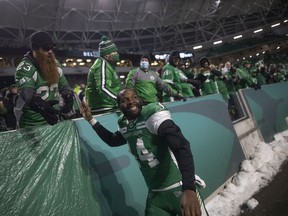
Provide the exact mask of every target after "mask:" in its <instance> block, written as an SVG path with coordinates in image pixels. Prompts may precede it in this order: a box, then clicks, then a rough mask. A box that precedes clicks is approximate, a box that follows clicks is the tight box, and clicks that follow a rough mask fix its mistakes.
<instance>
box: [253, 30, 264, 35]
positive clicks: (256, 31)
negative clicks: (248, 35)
mask: <svg viewBox="0 0 288 216" xmlns="http://www.w3.org/2000/svg"><path fill="white" fill-rule="evenodd" d="M261 31H263V29H257V30H255V31H254V33H255V34H256V33H258V32H261Z"/></svg>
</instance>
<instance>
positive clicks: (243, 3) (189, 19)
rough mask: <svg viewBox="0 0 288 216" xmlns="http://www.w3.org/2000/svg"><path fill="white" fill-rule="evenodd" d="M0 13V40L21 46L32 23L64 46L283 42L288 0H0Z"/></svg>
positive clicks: (223, 49) (240, 46) (123, 48)
mask: <svg viewBox="0 0 288 216" xmlns="http://www.w3.org/2000/svg"><path fill="white" fill-rule="evenodd" d="M0 14H1V19H0V47H23V46H27V45H29V36H30V35H31V34H32V33H33V32H34V31H38V30H44V31H48V32H49V33H50V34H51V35H52V36H53V38H54V40H55V42H56V43H57V46H58V48H59V49H64V50H65V49H67V50H69V49H70V50H71V49H80V50H81V49H91V50H97V49H98V44H99V42H100V39H101V36H102V35H107V36H108V37H109V38H110V39H112V40H113V41H114V42H115V44H116V45H117V46H118V49H119V50H120V52H122V53H132V54H133V53H134V54H140V53H144V52H145V53H146V52H149V53H153V54H155V53H161V52H162V53H163V52H169V51H171V50H179V51H184V52H185V51H186V52H196V53H197V52H198V53H199V55H202V56H203V55H206V56H219V55H224V54H229V53H231V52H235V51H239V50H246V49H247V50H248V49H250V50H251V48H253V47H255V49H258V48H259V46H262V47H263V46H268V47H269V46H270V45H271V44H275V43H276V45H275V46H277V44H280V45H282V47H283V46H285V47H287V33H288V30H287V29H288V22H287V19H288V1H287V0H256V1H251V0H234V1H232V0H197V1H196V0H195V1H192V0H81V1H76V0H9V1H8V0H0ZM277 23H280V25H277V26H275V27H271V26H272V25H274V24H277ZM259 29H262V31H260V32H257V33H254V31H256V30H259ZM238 35H242V37H241V38H239V39H234V37H235V36H238ZM216 41H222V43H219V44H216V45H215V44H214V42H216ZM200 45H201V46H202V48H201V49H198V50H196V49H195V47H197V46H200Z"/></svg>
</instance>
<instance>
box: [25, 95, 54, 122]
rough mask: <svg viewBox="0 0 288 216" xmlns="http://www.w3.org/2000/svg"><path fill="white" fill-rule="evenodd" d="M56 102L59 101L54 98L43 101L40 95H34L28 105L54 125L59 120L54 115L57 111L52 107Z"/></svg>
mask: <svg viewBox="0 0 288 216" xmlns="http://www.w3.org/2000/svg"><path fill="white" fill-rule="evenodd" d="M57 103H59V102H58V101H56V100H52V101H44V100H43V99H42V98H41V97H39V96H34V97H33V98H32V100H31V101H30V103H29V104H28V105H29V107H30V108H31V109H32V110H33V111H35V112H38V113H40V114H41V115H42V116H43V117H44V119H45V120H46V121H47V122H48V124H50V125H54V124H56V123H57V122H58V120H59V118H58V116H57V115H56V114H57V113H58V111H57V110H56V109H54V108H53V105H55V104H57Z"/></svg>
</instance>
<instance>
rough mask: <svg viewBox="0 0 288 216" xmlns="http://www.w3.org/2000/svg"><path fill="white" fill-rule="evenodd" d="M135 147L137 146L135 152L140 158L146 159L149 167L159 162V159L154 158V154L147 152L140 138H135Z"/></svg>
mask: <svg viewBox="0 0 288 216" xmlns="http://www.w3.org/2000/svg"><path fill="white" fill-rule="evenodd" d="M136 148H137V153H138V155H139V158H140V160H141V161H147V162H148V165H149V166H150V167H151V168H153V167H155V166H156V165H157V164H159V161H158V160H157V159H156V158H155V156H154V154H153V153H151V152H148V150H147V149H146V148H145V146H144V142H143V140H142V138H138V139H137V143H136Z"/></svg>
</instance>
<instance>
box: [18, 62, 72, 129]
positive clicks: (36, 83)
mask: <svg viewBox="0 0 288 216" xmlns="http://www.w3.org/2000/svg"><path fill="white" fill-rule="evenodd" d="M57 65H58V67H57V69H58V72H59V74H60V78H59V82H58V83H54V84H52V85H50V86H49V85H48V84H47V82H46V81H45V80H44V79H43V77H42V76H41V72H40V71H39V68H36V67H35V65H33V64H32V62H31V61H29V60H28V59H27V58H24V59H23V60H22V61H21V62H20V64H19V65H18V67H17V69H16V74H15V81H16V84H17V86H18V88H19V90H20V91H21V89H24V88H33V89H34V90H35V92H36V93H37V95H39V96H40V97H41V98H42V99H43V100H45V101H50V100H58V101H59V89H60V88H61V87H63V86H68V82H67V80H66V78H65V77H64V75H63V71H62V68H61V67H60V64H59V63H58V64H57ZM22 111H23V114H22V116H21V118H20V127H27V126H35V125H43V124H47V121H46V120H45V119H44V118H43V117H42V115H41V114H39V113H38V112H35V111H33V110H31V109H30V108H29V106H28V105H25V106H24V107H23V108H22Z"/></svg>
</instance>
